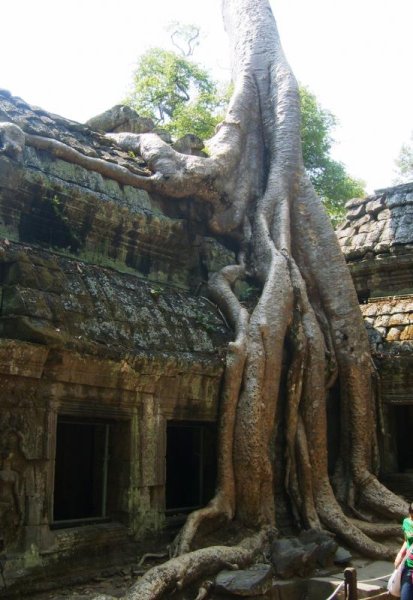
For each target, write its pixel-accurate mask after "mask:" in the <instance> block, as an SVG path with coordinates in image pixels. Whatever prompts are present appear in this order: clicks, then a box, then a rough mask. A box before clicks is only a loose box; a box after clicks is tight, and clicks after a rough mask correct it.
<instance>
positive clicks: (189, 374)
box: [0, 91, 234, 589]
mask: <svg viewBox="0 0 413 600" xmlns="http://www.w3.org/2000/svg"><path fill="white" fill-rule="evenodd" d="M5 123H6V125H4V124H5ZM10 123H13V124H16V125H18V126H19V127H20V128H21V129H22V130H23V131H24V132H25V133H26V134H31V135H36V136H40V137H43V138H49V139H50V138H51V139H53V140H55V141H57V142H63V143H65V144H67V145H69V146H70V147H71V148H73V149H75V150H76V151H77V152H78V153H80V154H81V155H82V156H85V157H97V158H103V159H105V160H106V161H108V162H109V163H112V164H116V165H118V166H120V167H122V168H123V169H126V170H127V172H128V173H132V174H139V175H140V176H142V177H145V176H149V175H150V173H149V171H148V169H147V168H146V165H145V164H144V163H143V161H142V160H141V159H140V158H139V157H136V156H130V155H128V154H127V153H124V152H123V151H121V150H120V149H118V148H117V147H116V146H115V145H113V144H112V143H111V142H109V141H108V140H107V139H106V138H105V137H104V136H103V135H102V134H100V133H98V132H94V131H92V130H90V129H89V128H88V127H86V126H85V125H81V124H79V123H74V122H72V121H68V120H66V119H63V118H62V117H58V116H56V115H51V114H49V113H47V112H46V111H44V110H42V109H40V108H37V107H32V106H30V105H28V104H27V103H25V102H24V101H23V100H21V99H19V98H13V97H12V96H11V95H10V94H9V93H8V92H4V91H3V92H2V91H0V294H1V303H0V461H1V462H0V538H1V539H2V543H3V545H4V548H5V550H4V554H3V557H4V556H6V560H5V568H4V576H5V578H6V580H7V582H8V585H9V587H10V589H12V588H13V585H15V586H17V585H18V582H21V581H23V582H24V580H25V577H26V576H27V577H29V578H30V580H31V582H32V584H33V582H34V581H35V579H36V577H38V578H41V577H42V576H44V573H45V572H47V573H49V576H50V574H51V573H52V572H58V571H59V569H62V565H64V564H65V562H66V564H67V561H69V560H71V561H72V562H73V561H76V560H77V561H78V564H83V565H86V564H88V561H89V562H91V561H92V562H93V560H94V561H95V562H96V561H99V560H105V561H106V564H108V563H110V561H111V560H118V559H119V555H120V554H121V553H122V552H126V551H129V550H130V551H131V552H134V551H135V550H134V543H135V541H136V540H140V539H142V537H143V536H144V535H145V534H146V533H147V532H149V531H151V532H154V531H157V530H159V529H160V528H161V527H162V526H163V525H164V523H165V516H166V514H167V513H166V508H168V502H169V505H170V506H172V507H176V508H180V507H177V506H176V505H177V503H179V502H182V503H184V508H185V506H187V505H188V503H201V502H202V503H203V502H205V501H206V500H208V494H210V493H211V489H212V488H213V478H214V474H213V468H212V467H211V463H212V462H213V458H214V452H215V449H214V430H215V423H216V415H217V407H218V398H219V391H220V386H221V380H222V375H223V368H224V360H225V349H226V345H227V343H228V341H229V340H230V339H231V336H232V332H231V331H230V329H229V328H228V325H227V324H226V323H225V322H224V320H223V318H222V315H221V314H220V312H219V311H218V309H217V308H216V307H215V306H214V305H213V304H212V303H211V302H210V301H209V300H207V299H206V298H204V297H203V293H204V282H205V280H206V278H207V277H208V274H209V272H211V271H213V270H215V269H218V268H220V267H221V266H222V265H225V264H228V262H230V261H233V260H234V257H233V255H232V253H231V252H230V251H229V250H227V249H226V248H224V247H223V246H222V245H221V244H219V243H218V242H216V241H215V240H212V239H210V238H208V237H207V236H206V235H205V231H204V229H205V225H204V223H205V218H204V216H205V215H204V214H203V212H202V211H203V209H202V207H198V209H197V210H194V209H193V202H191V200H190V199H187V200H180V201H176V200H170V201H168V200H167V199H162V198H159V197H156V196H154V195H150V194H148V193H147V192H146V191H144V190H142V189H139V188H138V187H134V186H132V185H121V184H120V183H118V182H117V181H115V180H114V179H111V178H110V177H102V176H101V175H99V174H98V173H96V172H94V171H92V170H90V169H88V168H85V166H81V165H79V164H73V163H70V162H67V161H65V160H63V159H62V158H60V157H59V156H57V155H56V153H55V154H53V153H52V152H50V151H49V150H47V149H42V150H40V149H36V148H34V147H33V146H30V145H26V146H25V147H24V148H23V149H22V150H21V151H20V150H19V148H16V145H15V144H14V141H13V139H12V138H10V128H9V129H8V125H7V124H10ZM11 133H13V131H12V132H11ZM177 431H178V433H179V435H178V436H177V435H176V432H177ZM169 433H170V434H171V436H170V437H171V439H172V441H173V443H174V444H175V445H176V444H178V451H180V452H181V453H182V455H183V458H182V460H183V462H184V465H185V466H184V467H182V469H183V472H184V471H185V469H188V470H189V471H188V472H189V473H190V474H191V476H193V478H194V480H195V479H197V478H199V480H200V481H202V485H203V489H202V490H201V491H197V490H190V493H189V492H188V494H189V495H188V496H187V497H185V496H184V495H182V494H180V490H179V489H177V488H178V484H176V485H175V487H174V482H173V479H172V481H171V473H170V472H168V444H169V443H170V442H169V441H168V440H169V438H168V435H169ZM181 439H182V440H183V441H182V442H180V440H181ZM179 444H181V446H179ZM185 444H186V446H185ZM202 449H204V450H202ZM198 450H199V452H200V453H201V454H202V457H201V462H199V461H198V463H197V464H195V465H193V464H192V463H191V462H190V458H191V455H195V454H196V453H197V452H198ZM201 451H202V452H201ZM185 454H186V455H188V456H189V458H188V457H186V456H185ZM174 468H175V467H174ZM191 469H192V470H191ZM178 470H179V469H178ZM200 473H202V475H200ZM178 474H179V473H178V472H177V477H178ZM83 479H85V481H83ZM200 485H201V484H200ZM82 486H83V487H82ZM168 486H169V487H168ZM189 487H190V486H189ZM73 488H75V489H74V491H73ZM169 488H171V489H169ZM82 490H83V491H85V492H84V495H86V497H87V499H88V500H87V502H88V503H89V504H90V506H89V504H87V502H86V501H84V502H83V504H82V503H80V504H79V500H78V499H77V498H76V494H77V495H78V496H79V495H81V492H82ZM82 493H83V492H82ZM168 493H169V496H168ZM171 494H172V496H171ZM173 494H175V496H176V497H175V498H174V497H173ZM191 494H192V495H191ZM168 498H169V499H168ZM171 498H172V499H171ZM71 505H72V506H71ZM73 506H74V507H75V508H74V509H73ZM36 573H37V575H36ZM23 585H24V584H23ZM33 585H34V584H33Z"/></svg>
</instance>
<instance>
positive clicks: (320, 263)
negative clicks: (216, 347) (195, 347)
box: [28, 0, 407, 599]
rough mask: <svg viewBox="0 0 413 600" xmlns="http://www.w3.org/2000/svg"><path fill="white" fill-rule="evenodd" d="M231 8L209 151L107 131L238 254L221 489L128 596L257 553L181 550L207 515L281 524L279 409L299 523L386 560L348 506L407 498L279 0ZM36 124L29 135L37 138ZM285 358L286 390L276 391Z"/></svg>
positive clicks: (358, 509)
mask: <svg viewBox="0 0 413 600" xmlns="http://www.w3.org/2000/svg"><path fill="white" fill-rule="evenodd" d="M223 14H224V22H225V27H226V29H227V32H228V35H229V38H230V42H231V51H232V64H233V82H234V93H233V97H232V99H231V102H230V106H229V109H228V112H227V115H226V118H225V120H224V122H223V123H222V124H221V126H220V128H219V130H218V131H217V133H216V135H215V136H214V138H212V140H210V141H209V151H210V154H209V156H208V157H207V158H201V157H194V156H185V155H182V154H179V153H177V152H175V151H174V150H173V149H172V148H171V147H170V146H168V145H167V144H165V143H164V142H162V141H161V140H160V139H159V138H158V137H157V136H156V135H154V134H146V135H135V134H127V133H123V134H113V135H111V136H110V137H112V138H113V139H115V141H116V142H117V143H118V144H119V145H121V146H122V147H124V148H125V149H127V150H133V151H135V152H139V153H140V154H141V155H142V156H143V158H144V159H145V160H146V161H147V164H148V167H149V169H150V170H151V171H152V173H153V174H152V176H151V177H149V178H147V179H146V183H142V181H141V180H142V179H145V178H144V177H138V181H136V182H135V185H138V186H141V187H145V186H146V189H155V190H157V191H158V192H160V193H163V194H166V195H168V196H169V197H194V198H197V199H199V200H202V201H204V202H207V203H209V204H210V206H211V218H210V222H209V227H210V229H211V231H212V232H213V233H215V234H219V235H220V236H224V237H225V236H227V237H231V238H232V243H233V244H236V245H237V247H238V264H236V265H231V266H228V267H225V268H224V269H223V270H222V271H221V272H220V273H217V274H215V275H214V276H212V277H211V280H210V282H209V286H210V293H211V296H212V297H213V298H214V300H215V301H216V302H217V304H218V305H219V306H220V308H221V309H222V310H223V311H224V312H225V314H226V315H227V318H228V319H229V321H230V322H231V324H232V326H233V328H234V331H235V336H234V340H233V341H232V342H231V343H230V344H229V348H228V354H227V365H226V373H225V381H224V386H223V394H222V400H221V414H220V421H219V452H218V483H217V490H216V495H215V497H214V499H213V500H212V501H211V502H210V504H209V505H208V506H207V507H205V508H203V509H201V510H199V511H196V512H194V513H193V514H191V515H190V516H189V518H188V520H187V523H186V525H185V526H184V528H183V530H182V531H181V533H180V536H179V538H178V539H177V541H176V545H175V553H176V554H177V555H178V558H174V559H173V562H171V563H166V565H164V566H162V567H159V568H156V569H155V570H151V571H150V572H149V573H148V574H147V575H145V576H144V577H143V578H141V580H140V581H139V582H137V583H136V584H135V586H134V587H133V588H132V589H131V591H130V593H129V594H128V596H127V597H128V598H150V599H153V598H160V597H162V595H163V594H165V593H166V592H165V590H167V589H170V587H171V586H172V584H173V582H175V583H176V582H177V581H185V580H186V578H187V575H188V573H195V571H196V573H197V575H199V574H200V573H202V572H206V571H207V570H209V569H210V566H211V561H212V562H213V564H214V565H215V563H216V565H215V566H218V563H219V564H222V562H220V560H221V559H220V558H219V557H221V558H222V560H223V561H224V562H225V561H227V562H228V561H229V562H235V563H239V564H244V563H245V562H248V560H250V559H251V557H252V555H253V553H252V551H251V550H245V549H241V548H240V547H234V548H226V549H225V548H224V549H223V548H222V547H220V548H218V547H215V548H213V549H211V548H208V549H204V550H197V551H196V553H190V554H187V553H188V552H189V551H190V549H191V544H192V542H193V540H194V538H195V537H196V535H197V532H198V531H199V529H200V528H201V529H202V528H203V527H204V526H205V525H208V526H209V527H211V526H214V524H215V525H216V524H218V523H222V522H223V520H236V521H238V522H239V523H241V524H242V525H243V526H246V527H253V528H255V529H257V530H261V531H268V530H271V529H272V528H275V527H276V525H277V523H276V518H275V514H276V510H275V496H276V490H275V481H278V479H277V477H276V473H275V464H276V461H275V460H274V448H276V447H277V448H278V447H279V446H278V445H277V444H276V443H275V442H276V440H275V436H276V432H277V423H278V422H279V421H280V419H282V420H283V423H284V424H285V425H284V430H285V442H284V450H283V452H284V456H283V457H282V460H284V461H285V489H286V492H287V494H288V497H289V499H290V502H291V507H292V512H293V514H294V516H295V519H296V522H297V525H298V526H299V527H301V528H308V527H315V528H326V529H329V530H330V531H332V532H334V533H336V534H338V535H339V536H340V537H341V538H342V539H344V540H345V541H346V542H347V544H349V545H350V546H352V547H354V548H356V549H357V550H358V551H360V552H362V553H363V554H365V555H369V556H371V557H377V558H378V557H385V556H389V551H388V549H387V548H386V547H385V546H383V545H382V544H380V543H378V542H373V541H372V539H371V538H370V537H369V534H370V532H371V531H372V529H373V528H372V527H370V528H369V527H363V526H362V525H360V526H359V521H358V520H356V519H355V518H354V517H359V516H360V514H369V515H371V514H373V513H378V514H381V515H384V516H386V517H400V516H402V515H404V514H406V512H407V505H406V503H405V502H404V501H402V500H401V499H400V498H398V497H397V496H395V495H393V494H392V493H391V492H389V491H388V490H387V489H386V488H384V487H383V486H382V485H381V484H380V483H379V482H378V480H377V478H376V474H377V469H378V458H377V457H378V451H377V440H376V399H375V397H374V385H373V384H374V378H375V377H376V374H375V370H374V366H373V363H372V359H371V356H370V351H369V345H368V340H367V335H366V332H365V328H364V323H363V320H362V317H361V313H360V310H359V305H358V299H357V296H356V293H355V290H354V287H353V283H352V280H351V277H350V274H349V271H348V269H347V266H346V264H345V261H344V258H343V256H342V253H341V250H340V248H339V245H338V242H337V239H336V236H335V233H334V231H333V229H332V226H331V224H330V221H329V218H328V217H327V216H326V214H325V212H324V209H323V206H322V204H321V202H320V200H319V199H318V198H317V196H316V194H315V192H314V189H313V187H312V185H311V183H310V182H309V179H308V177H307V175H306V172H305V169H304V166H303V160H302V154H301V142H300V111H299V92H298V86H297V82H296V80H295V78H294V76H293V74H292V72H291V69H290V67H289V65H288V63H287V61H286V59H285V56H284V53H283V50H282V48H281V45H280V41H279V36H278V31H277V27H276V23H275V21H274V18H273V15H272V12H271V8H270V6H269V3H268V0H223ZM31 137H32V139H31V141H30V140H29V141H28V143H32V144H33V145H36V143H37V142H36V140H34V139H33V138H34V137H35V136H31ZM60 151H61V149H60ZM92 168H96V169H97V170H98V168H99V165H95V166H94V167H92ZM119 176H122V177H124V176H125V174H120V175H119ZM128 183H129V181H128ZM132 185H134V183H132ZM246 276H247V277H248V278H249V279H250V280H251V279H253V280H254V281H255V282H256V283H257V285H258V286H259V288H260V296H259V298H258V300H257V302H256V305H255V307H254V308H253V310H251V311H247V309H246V308H245V307H244V306H243V305H242V304H241V302H240V301H239V299H238V298H237V296H236V294H235V292H234V285H235V283H236V281H237V280H239V279H242V278H243V277H246ZM286 348H288V353H287V356H288V358H287V359H285V356H286ZM283 368H284V369H285V368H286V369H287V371H288V373H287V377H286V384H285V386H284V387H285V388H286V393H287V400H286V402H283V403H282V404H281V402H280V382H281V377H282V369H283ZM334 384H335V385H336V387H337V388H338V389H339V390H340V392H339V394H340V401H339V402H338V403H337V410H339V411H340V432H341V433H340V436H341V437H340V454H339V458H338V460H337V461H336V472H335V474H334V477H332V478H331V480H330V477H329V474H328V466H327V458H328V456H327V417H326V397H327V394H328V391H329V389H330V388H331V387H332V386H333V385H334ZM283 407H285V408H283ZM362 511H364V513H363V512H362ZM375 529H376V531H375V533H377V534H380V531H381V530H380V527H379V526H378V525H377V527H376V528H375ZM383 531H385V530H383ZM227 555H228V556H227ZM212 557H215V558H212ZM208 565H209V566H208ZM168 586H169V587H168ZM148 590H150V591H148Z"/></svg>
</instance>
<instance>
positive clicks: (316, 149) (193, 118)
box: [126, 24, 365, 224]
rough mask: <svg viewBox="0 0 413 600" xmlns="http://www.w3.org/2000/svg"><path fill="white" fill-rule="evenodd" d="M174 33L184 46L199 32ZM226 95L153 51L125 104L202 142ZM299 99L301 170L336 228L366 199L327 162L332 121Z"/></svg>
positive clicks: (182, 63) (307, 97) (192, 66)
mask: <svg viewBox="0 0 413 600" xmlns="http://www.w3.org/2000/svg"><path fill="white" fill-rule="evenodd" d="M173 29H174V32H175V33H176V34H177V35H178V37H179V39H180V40H181V41H182V40H184V41H185V42H186V43H189V42H188V40H189V39H191V36H194V35H195V33H196V32H197V31H198V30H197V28H195V27H193V26H192V28H191V27H190V28H189V29H188V31H186V30H185V31H183V30H182V28H179V26H178V25H177V24H173ZM185 36H186V37H185ZM194 39H195V38H194ZM181 54H183V51H182V52H181ZM230 92H231V88H230V87H229V86H228V88H227V90H226V92H225V93H222V92H220V91H219V90H218V86H217V84H216V83H215V82H214V81H213V80H212V79H211V77H210V75H209V74H208V72H207V71H206V70H204V69H202V68H201V67H200V66H199V65H197V64H196V63H195V62H193V61H192V60H191V59H190V58H188V56H183V55H179V54H177V53H175V52H171V51H168V50H162V49H161V48H152V49H151V50H148V51H147V52H146V53H145V54H143V55H142V56H141V58H140V60H139V62H138V65H137V67H136V70H135V74H134V81H133V87H132V91H131V94H130V96H129V98H127V100H126V103H127V104H128V105H129V106H131V107H132V108H133V109H134V110H136V111H137V113H138V114H139V115H141V116H144V117H150V118H152V119H153V120H154V121H155V123H156V124H157V125H160V126H162V127H163V128H164V129H166V130H167V131H169V133H171V135H172V136H173V137H174V138H179V137H181V136H183V135H185V134H187V133H192V134H195V135H197V136H198V137H200V138H201V139H204V140H205V139H208V138H209V137H211V136H212V135H213V133H214V129H215V127H216V125H217V123H218V122H219V121H221V120H222V115H223V112H224V108H225V106H226V105H227V104H228V101H229V97H230ZM300 97H301V137H302V142H303V158H304V165H305V167H306V169H307V172H308V174H309V176H310V179H311V181H312V183H313V185H314V187H315V189H316V191H317V193H318V194H319V195H320V197H321V199H322V200H323V202H324V204H325V206H326V208H327V211H328V212H329V214H330V217H331V219H332V221H333V223H334V224H336V223H337V222H338V221H340V220H341V219H342V218H343V217H344V214H345V208H344V205H345V202H346V200H348V199H350V198H354V197H360V196H363V195H364V194H365V191H364V185H363V182H361V181H359V180H356V179H353V178H352V177H350V176H349V175H348V174H347V173H346V170H345V167H344V165H343V164H342V163H340V162H338V161H335V160H333V159H332V158H331V156H330V152H331V146H332V144H333V141H334V140H333V138H332V131H333V129H334V127H335V126H336V119H335V117H334V115H332V114H331V113H330V112H329V111H327V110H325V109H324V108H322V107H321V106H320V104H319V103H318V101H317V98H316V97H315V96H314V94H312V93H311V92H310V91H309V90H308V89H307V88H305V87H302V88H301V89H300Z"/></svg>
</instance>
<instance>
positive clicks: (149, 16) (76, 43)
mask: <svg viewBox="0 0 413 600" xmlns="http://www.w3.org/2000/svg"><path fill="white" fill-rule="evenodd" d="M270 1H271V5H272V7H273V12H274V15H275V17H276V19H277V22H278V26H279V30H280V34H281V40H282V43H283V46H284V49H285V51H286V54H287V58H288V60H289V62H290V64H291V66H292V68H293V71H294V72H295V74H296V76H297V78H298V79H299V81H300V82H301V83H302V84H304V85H306V86H307V87H309V88H310V90H311V91H313V92H314V93H315V94H316V96H317V98H318V100H319V102H320V103H321V104H322V105H323V106H324V107H325V108H328V109H329V110H330V111H332V112H333V113H334V114H335V115H336V117H337V118H338V120H339V127H338V129H337V130H336V132H335V138H336V140H337V142H339V143H338V144H337V145H336V147H335V149H334V155H335V157H336V158H337V159H339V160H342V161H343V162H344V163H345V165H346V166H347V169H348V171H349V173H350V174H351V175H353V176H354V177H359V178H361V179H364V180H365V181H366V182H367V187H368V190H369V191H371V190H373V189H377V188H380V187H386V186H389V185H391V184H392V179H393V176H394V160H395V159H396V157H397V155H398V153H399V150H400V146H401V145H402V143H404V142H407V141H408V139H409V137H410V132H411V131H413V110H412V109H413V102H412V99H413V72H412V71H413V69H412V59H413V35H412V25H413V2H412V0H270ZM1 16H2V28H1V29H2V31H1V34H0V57H1V58H0V87H2V88H6V89H8V90H10V91H11V92H12V93H13V94H14V95H17V96H21V97H22V98H23V99H24V100H26V101H27V102H29V103H31V104H36V105H38V106H41V107H42V108H44V109H46V110H48V111H50V112H55V113H57V114H61V115H63V116H65V117H67V118H71V119H74V120H77V121H84V120H86V119H88V118H89V117H92V116H94V115H96V114H98V113H100V112H103V111H104V110H106V109H107V108H110V107H111V106H113V105H114V104H117V103H119V102H120V101H121V99H122V98H123V97H124V96H125V94H126V92H127V89H128V86H129V84H130V81H131V76H132V71H133V67H134V64H135V63H136V59H137V57H138V56H139V55H140V54H141V53H142V52H144V51H145V49H147V48H148V47H151V46H165V45H167V44H168V39H169V38H168V34H167V33H166V32H165V26H166V25H167V24H168V23H169V22H171V21H179V22H181V23H196V24H199V25H200V26H201V28H202V31H203V40H202V45H201V48H200V50H199V51H198V53H197V55H196V59H197V60H198V61H199V62H201V63H203V64H204V65H206V66H207V67H209V68H210V70H211V71H212V74H213V76H214V77H215V78H221V79H226V78H228V77H229V68H228V53H227V47H226V38H225V34H224V32H223V28H222V25H221V18H220V3H219V0H116V1H115V0H19V1H16V0H3V1H2V2H1Z"/></svg>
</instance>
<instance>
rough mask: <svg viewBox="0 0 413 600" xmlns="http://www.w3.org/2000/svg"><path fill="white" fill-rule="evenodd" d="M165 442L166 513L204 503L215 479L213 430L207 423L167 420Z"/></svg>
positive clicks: (211, 494)
mask: <svg viewBox="0 0 413 600" xmlns="http://www.w3.org/2000/svg"><path fill="white" fill-rule="evenodd" d="M166 431H167V435H166V440H167V446H166V491H165V504H166V514H167V515H168V514H169V515H170V514H172V513H186V512H190V511H192V510H194V509H196V508H199V507H201V506H204V505H205V504H206V503H207V502H208V501H209V500H210V499H211V498H212V496H213V493H214V489H215V480H216V432H215V426H214V425H213V424H211V423H197V422H182V421H169V422H168V424H167V430H166Z"/></svg>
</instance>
